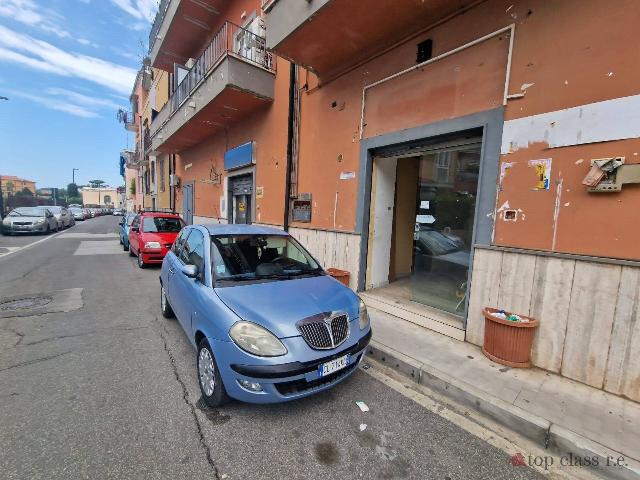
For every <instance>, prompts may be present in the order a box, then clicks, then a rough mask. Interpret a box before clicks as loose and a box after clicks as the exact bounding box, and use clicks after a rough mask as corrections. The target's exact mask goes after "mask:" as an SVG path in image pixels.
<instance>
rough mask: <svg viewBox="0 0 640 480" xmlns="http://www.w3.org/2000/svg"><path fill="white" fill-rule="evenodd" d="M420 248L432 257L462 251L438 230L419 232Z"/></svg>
mask: <svg viewBox="0 0 640 480" xmlns="http://www.w3.org/2000/svg"><path fill="white" fill-rule="evenodd" d="M418 246H419V247H423V248H424V249H426V250H428V251H429V252H430V253H431V255H433V256H436V257H437V256H439V255H444V254H446V253H453V252H456V251H458V250H460V247H459V246H458V245H456V243H455V242H454V241H453V240H451V239H450V238H448V237H446V236H445V235H443V234H442V233H440V232H438V231H436V230H430V229H429V230H420V232H418Z"/></svg>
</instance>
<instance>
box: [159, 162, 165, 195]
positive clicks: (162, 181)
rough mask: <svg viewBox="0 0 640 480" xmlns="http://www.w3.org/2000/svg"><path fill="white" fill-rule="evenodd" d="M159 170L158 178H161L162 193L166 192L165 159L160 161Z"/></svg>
mask: <svg viewBox="0 0 640 480" xmlns="http://www.w3.org/2000/svg"><path fill="white" fill-rule="evenodd" d="M158 169H159V170H160V172H159V174H158V177H160V191H161V192H164V158H161V159H160V161H159V165H158Z"/></svg>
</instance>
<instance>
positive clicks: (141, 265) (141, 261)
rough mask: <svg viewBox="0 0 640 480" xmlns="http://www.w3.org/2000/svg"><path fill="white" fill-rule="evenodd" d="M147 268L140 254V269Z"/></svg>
mask: <svg viewBox="0 0 640 480" xmlns="http://www.w3.org/2000/svg"><path fill="white" fill-rule="evenodd" d="M146 266H147V264H146V263H144V260H143V259H142V253H140V252H138V267H140V268H145V267H146Z"/></svg>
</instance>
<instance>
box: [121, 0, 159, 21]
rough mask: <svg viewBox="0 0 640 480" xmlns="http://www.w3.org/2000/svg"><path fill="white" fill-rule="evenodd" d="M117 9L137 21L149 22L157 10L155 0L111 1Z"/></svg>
mask: <svg viewBox="0 0 640 480" xmlns="http://www.w3.org/2000/svg"><path fill="white" fill-rule="evenodd" d="M111 1H112V2H113V3H114V4H115V5H116V6H117V7H119V8H120V9H122V10H123V11H125V12H127V13H128V14H129V15H131V16H132V17H134V18H137V19H138V20H145V21H147V22H151V21H152V20H153V17H154V16H155V14H156V11H157V10H158V5H157V3H156V1H155V0H111Z"/></svg>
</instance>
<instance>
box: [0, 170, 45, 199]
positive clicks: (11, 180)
mask: <svg viewBox="0 0 640 480" xmlns="http://www.w3.org/2000/svg"><path fill="white" fill-rule="evenodd" d="M0 182H1V183H2V185H0V186H1V187H2V188H0V190H2V195H3V196H4V197H7V196H8V195H15V194H16V193H20V192H22V191H23V190H24V189H25V188H26V189H27V190H29V191H30V192H31V193H32V194H33V195H35V194H36V182H34V181H32V180H26V179H24V178H20V177H16V176H15V175H0Z"/></svg>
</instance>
